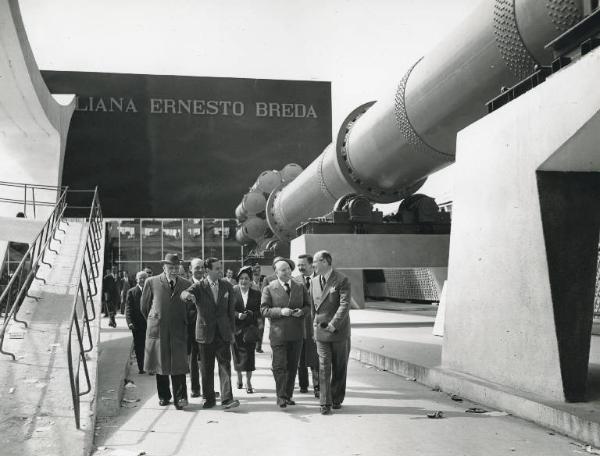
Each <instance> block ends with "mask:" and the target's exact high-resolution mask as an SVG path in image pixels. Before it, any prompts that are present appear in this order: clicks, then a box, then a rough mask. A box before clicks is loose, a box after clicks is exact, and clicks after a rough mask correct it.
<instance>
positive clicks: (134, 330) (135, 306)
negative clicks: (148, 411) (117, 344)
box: [125, 271, 148, 374]
mask: <svg viewBox="0 0 600 456" xmlns="http://www.w3.org/2000/svg"><path fill="white" fill-rule="evenodd" d="M147 278H148V274H146V273H145V272H144V271H140V272H138V273H137V274H136V275H135V281H136V285H135V287H133V288H130V289H129V290H128V291H127V296H126V298H125V320H126V321H127V327H128V328H129V329H130V330H131V334H132V335H133V349H134V351H135V358H136V361H137V365H138V371H139V373H140V374H143V373H145V372H144V348H145V345H146V319H145V318H144V316H143V315H142V308H141V305H140V303H141V300H142V290H143V289H144V282H145V281H146V279H147Z"/></svg>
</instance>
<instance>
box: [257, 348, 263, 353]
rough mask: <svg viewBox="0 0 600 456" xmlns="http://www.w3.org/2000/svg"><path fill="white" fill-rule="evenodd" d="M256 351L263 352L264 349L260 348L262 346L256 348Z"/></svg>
mask: <svg viewBox="0 0 600 456" xmlns="http://www.w3.org/2000/svg"><path fill="white" fill-rule="evenodd" d="M256 353H264V351H263V350H262V348H257V349H256Z"/></svg>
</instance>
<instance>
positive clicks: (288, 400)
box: [285, 399, 296, 405]
mask: <svg viewBox="0 0 600 456" xmlns="http://www.w3.org/2000/svg"><path fill="white" fill-rule="evenodd" d="M285 403H286V405H296V402H295V401H293V400H292V399H286V400H285Z"/></svg>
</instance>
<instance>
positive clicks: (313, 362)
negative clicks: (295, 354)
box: [294, 254, 320, 397]
mask: <svg viewBox="0 0 600 456" xmlns="http://www.w3.org/2000/svg"><path fill="white" fill-rule="evenodd" d="M312 264H313V257H312V256H311V255H308V254H303V255H299V256H298V265H297V269H298V272H299V274H298V275H296V276H294V280H296V281H297V282H298V283H301V284H302V285H304V286H305V287H306V289H307V290H308V291H310V284H311V280H312V278H313V277H314V276H315V273H314V272H313V265H312ZM312 323H313V322H312V315H311V313H310V312H307V313H306V316H305V318H304V328H305V332H304V340H303V341H302V351H301V353H300V364H299V365H298V384H299V386H300V392H301V393H308V368H309V367H310V371H311V376H312V383H313V393H314V395H315V397H319V394H320V392H319V355H318V354H317V345H316V344H315V340H314V337H313V327H312Z"/></svg>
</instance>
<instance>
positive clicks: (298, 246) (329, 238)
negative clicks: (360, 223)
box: [290, 234, 450, 308]
mask: <svg viewBox="0 0 600 456" xmlns="http://www.w3.org/2000/svg"><path fill="white" fill-rule="evenodd" d="M449 238H450V237H449V235H447V234H303V235H302V236H299V237H297V238H296V239H293V240H292V243H291V248H290V257H291V258H292V259H296V258H298V255H300V254H303V253H309V254H311V255H312V254H314V253H315V252H317V251H319V250H327V251H329V252H330V253H331V255H332V257H333V266H334V267H335V268H337V269H340V270H341V271H342V272H343V273H344V274H346V275H348V276H349V279H350V282H351V284H352V291H351V292H352V301H353V306H354V307H357V308H364V306H365V297H364V290H363V277H362V270H363V269H385V268H429V267H431V268H435V275H434V276H435V278H436V281H439V280H441V282H442V283H443V281H444V279H445V268H446V267H447V264H448V246H449ZM438 286H439V287H440V289H441V285H439V284H438Z"/></svg>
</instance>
